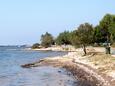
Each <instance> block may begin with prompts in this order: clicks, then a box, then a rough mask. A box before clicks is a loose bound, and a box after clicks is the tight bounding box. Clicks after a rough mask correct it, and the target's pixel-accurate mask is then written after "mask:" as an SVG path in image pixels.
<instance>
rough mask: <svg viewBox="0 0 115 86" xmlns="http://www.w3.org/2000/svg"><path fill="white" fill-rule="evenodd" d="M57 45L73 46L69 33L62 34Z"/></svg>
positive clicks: (57, 40)
mask: <svg viewBox="0 0 115 86" xmlns="http://www.w3.org/2000/svg"><path fill="white" fill-rule="evenodd" d="M56 44H58V45H63V44H66V45H67V44H71V42H70V33H69V31H64V32H62V33H60V34H59V35H58V37H57V39H56Z"/></svg>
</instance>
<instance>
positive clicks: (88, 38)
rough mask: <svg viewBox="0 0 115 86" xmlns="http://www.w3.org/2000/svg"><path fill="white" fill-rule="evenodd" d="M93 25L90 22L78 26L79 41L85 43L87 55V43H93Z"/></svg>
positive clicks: (84, 48) (84, 47) (84, 49)
mask: <svg viewBox="0 0 115 86" xmlns="http://www.w3.org/2000/svg"><path fill="white" fill-rule="evenodd" d="M93 31H94V30H93V26H92V25H90V24H89V23H85V24H81V25H80V26H79V27H78V30H77V35H78V38H79V39H78V40H79V42H80V43H81V44H82V45H83V51H84V55H86V53H87V52H86V45H89V44H91V43H93Z"/></svg>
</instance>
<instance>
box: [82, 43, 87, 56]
mask: <svg viewBox="0 0 115 86" xmlns="http://www.w3.org/2000/svg"><path fill="white" fill-rule="evenodd" d="M83 51H84V55H86V54H87V52H86V46H85V44H83Z"/></svg>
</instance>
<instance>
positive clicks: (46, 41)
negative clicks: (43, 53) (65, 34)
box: [41, 32, 54, 47]
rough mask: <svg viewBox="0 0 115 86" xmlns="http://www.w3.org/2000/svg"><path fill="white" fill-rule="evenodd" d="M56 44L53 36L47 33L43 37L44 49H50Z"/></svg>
mask: <svg viewBox="0 0 115 86" xmlns="http://www.w3.org/2000/svg"><path fill="white" fill-rule="evenodd" d="M53 43H54V39H53V36H52V35H51V34H50V33H48V32H46V33H45V34H42V35H41V45H42V46H43V47H50V46H51V45H52V44H53Z"/></svg>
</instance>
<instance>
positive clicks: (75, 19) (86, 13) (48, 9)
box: [0, 0, 115, 45]
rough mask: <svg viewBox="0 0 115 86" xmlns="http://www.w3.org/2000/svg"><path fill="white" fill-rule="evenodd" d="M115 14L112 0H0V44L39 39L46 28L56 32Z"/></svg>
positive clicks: (33, 41)
mask: <svg viewBox="0 0 115 86" xmlns="http://www.w3.org/2000/svg"><path fill="white" fill-rule="evenodd" d="M106 13H111V14H115V1H114V0H0V45H3V44H4V45H5V44H6V45H7V44H11V45H14V44H32V43H35V42H39V40H40V36H41V34H42V33H45V32H46V31H48V32H50V33H52V34H53V35H54V36H57V34H58V33H59V32H62V31H64V30H74V29H75V28H76V27H78V26H79V24H81V23H84V22H89V23H91V24H93V25H97V24H98V22H99V20H101V18H102V17H103V16H104V15H105V14H106Z"/></svg>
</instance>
